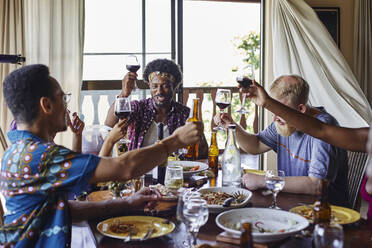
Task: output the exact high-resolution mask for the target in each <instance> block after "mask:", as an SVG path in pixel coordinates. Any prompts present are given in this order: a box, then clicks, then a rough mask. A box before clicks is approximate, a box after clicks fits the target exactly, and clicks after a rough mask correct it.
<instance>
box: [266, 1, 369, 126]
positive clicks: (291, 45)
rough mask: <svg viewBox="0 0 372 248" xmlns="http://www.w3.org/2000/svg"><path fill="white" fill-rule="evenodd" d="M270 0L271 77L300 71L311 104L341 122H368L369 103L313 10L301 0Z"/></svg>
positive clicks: (354, 124)
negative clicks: (307, 84) (306, 82)
mask: <svg viewBox="0 0 372 248" xmlns="http://www.w3.org/2000/svg"><path fill="white" fill-rule="evenodd" d="M269 1H272V10H271V12H272V20H271V21H272V38H273V58H272V59H273V71H274V77H275V78H276V77H278V76H280V75H283V74H298V75H301V76H302V77H304V78H305V79H306V80H307V81H308V82H309V84H310V103H311V104H312V105H313V106H324V107H325V108H326V110H327V111H328V112H329V113H330V114H332V115H333V116H334V117H335V118H336V119H337V120H338V121H339V123H340V125H342V126H347V127H362V126H368V125H369V123H370V122H371V108H370V105H369V103H368V101H367V99H366V97H365V96H364V94H363V91H362V90H361V88H360V86H359V84H358V81H357V79H356V78H355V76H354V74H353V73H352V71H351V69H350V67H349V66H348V64H347V62H346V60H345V59H344V57H343V55H342V54H341V52H340V50H339V49H338V48H337V46H336V44H335V43H334V41H333V40H332V37H331V36H330V34H329V33H328V31H327V29H326V28H325V27H324V26H323V24H322V23H321V22H320V20H319V19H318V17H317V15H316V13H315V12H314V10H313V9H312V8H311V7H310V6H308V5H307V4H306V3H305V2H304V1H303V0H269Z"/></svg>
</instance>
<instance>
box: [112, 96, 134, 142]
mask: <svg viewBox="0 0 372 248" xmlns="http://www.w3.org/2000/svg"><path fill="white" fill-rule="evenodd" d="M130 113H131V104H130V100H129V98H128V97H120V96H118V97H116V100H115V115H116V117H118V118H119V119H121V120H122V119H127V118H128V117H129V115H130ZM120 142H121V143H129V142H130V141H129V140H128V139H125V138H123V139H121V140H120Z"/></svg>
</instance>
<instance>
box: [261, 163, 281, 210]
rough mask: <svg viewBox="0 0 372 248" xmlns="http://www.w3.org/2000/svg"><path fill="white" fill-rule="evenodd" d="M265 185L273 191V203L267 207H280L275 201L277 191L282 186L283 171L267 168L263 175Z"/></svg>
mask: <svg viewBox="0 0 372 248" xmlns="http://www.w3.org/2000/svg"><path fill="white" fill-rule="evenodd" d="M265 182H266V187H267V188H268V189H269V190H271V191H272V193H273V204H272V205H271V206H270V207H269V208H273V209H280V208H279V207H278V204H277V202H276V197H277V195H278V193H279V192H280V191H281V190H282V189H283V188H284V184H285V179H284V171H282V170H268V171H266V175H265Z"/></svg>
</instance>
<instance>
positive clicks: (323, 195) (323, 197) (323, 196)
mask: <svg viewBox="0 0 372 248" xmlns="http://www.w3.org/2000/svg"><path fill="white" fill-rule="evenodd" d="M318 199H319V200H320V201H322V202H328V182H327V180H321V182H320V183H319V188H318Z"/></svg>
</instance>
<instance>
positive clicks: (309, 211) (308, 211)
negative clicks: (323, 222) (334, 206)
mask: <svg viewBox="0 0 372 248" xmlns="http://www.w3.org/2000/svg"><path fill="white" fill-rule="evenodd" d="M297 214H299V215H301V216H302V217H305V218H306V219H307V220H310V221H312V220H313V215H314V212H313V209H311V208H310V207H309V208H305V209H301V210H299V211H298V212H297ZM337 216H338V213H337V212H335V211H333V210H331V222H333V223H339V222H340V216H339V217H337Z"/></svg>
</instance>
